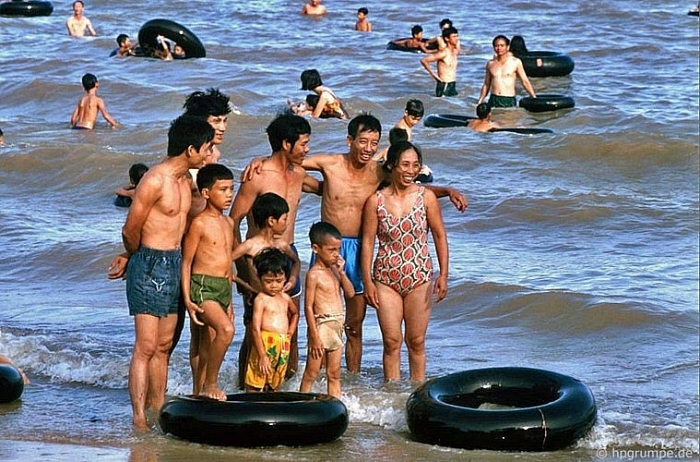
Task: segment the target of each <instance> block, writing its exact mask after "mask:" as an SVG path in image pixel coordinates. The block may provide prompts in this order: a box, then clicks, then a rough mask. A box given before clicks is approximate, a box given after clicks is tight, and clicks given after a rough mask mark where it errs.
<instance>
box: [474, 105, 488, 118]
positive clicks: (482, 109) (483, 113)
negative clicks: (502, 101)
mask: <svg viewBox="0 0 700 462" xmlns="http://www.w3.org/2000/svg"><path fill="white" fill-rule="evenodd" d="M490 113H491V106H489V105H488V103H481V104H479V105H478V106H477V107H476V116H477V117H478V118H479V119H485V118H486V117H488V115H489V114H490Z"/></svg>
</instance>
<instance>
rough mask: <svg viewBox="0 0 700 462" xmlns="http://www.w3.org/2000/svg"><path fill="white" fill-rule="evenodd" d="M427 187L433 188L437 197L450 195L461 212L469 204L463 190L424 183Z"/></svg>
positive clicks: (451, 200)
mask: <svg viewBox="0 0 700 462" xmlns="http://www.w3.org/2000/svg"><path fill="white" fill-rule="evenodd" d="M423 186H425V188H426V189H429V190H431V191H432V192H433V193H434V194H435V196H436V197H449V198H450V202H452V204H453V205H454V206H455V208H456V209H457V210H459V211H460V212H464V211H465V210H466V209H467V207H468V206H469V202H467V198H466V197H465V196H464V194H462V193H461V192H459V191H457V190H456V189H454V188H451V187H449V186H437V185H423Z"/></svg>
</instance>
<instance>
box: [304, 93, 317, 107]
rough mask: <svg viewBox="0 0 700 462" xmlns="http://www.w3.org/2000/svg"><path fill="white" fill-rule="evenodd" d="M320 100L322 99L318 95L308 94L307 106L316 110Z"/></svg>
mask: <svg viewBox="0 0 700 462" xmlns="http://www.w3.org/2000/svg"><path fill="white" fill-rule="evenodd" d="M319 99H320V97H319V96H318V95H317V94H316V93H311V94H308V95H306V105H307V106H308V107H309V108H315V107H316V105H317V104H318V100H319Z"/></svg>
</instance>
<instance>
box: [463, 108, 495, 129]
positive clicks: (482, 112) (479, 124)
mask: <svg viewBox="0 0 700 462" xmlns="http://www.w3.org/2000/svg"><path fill="white" fill-rule="evenodd" d="M476 116H477V117H478V118H477V119H473V120H470V121H469V123H468V124H467V127H469V128H471V129H472V130H476V131H477V132H488V131H490V130H491V129H493V128H500V125H499V124H497V123H496V122H494V121H492V120H491V106H489V105H488V104H486V103H481V104H479V105H477V106H476Z"/></svg>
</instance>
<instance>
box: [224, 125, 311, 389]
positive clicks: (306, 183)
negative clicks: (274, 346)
mask: <svg viewBox="0 0 700 462" xmlns="http://www.w3.org/2000/svg"><path fill="white" fill-rule="evenodd" d="M267 135H268V139H269V141H270V147H271V148H272V155H271V156H270V157H268V158H266V159H264V160H263V161H262V166H261V168H260V169H259V173H257V174H255V175H252V176H250V177H249V178H246V181H244V182H243V183H241V186H240V188H239V189H238V193H237V194H236V198H235V199H234V200H233V205H232V207H231V213H230V215H231V217H232V218H233V234H234V248H235V247H236V246H238V245H239V244H240V243H241V242H243V240H242V238H241V230H240V227H241V221H242V220H243V218H246V222H247V224H248V232H247V234H246V239H248V238H251V237H253V236H255V235H256V234H257V233H258V232H259V230H258V229H257V227H256V226H255V220H254V219H253V216H252V208H253V202H254V201H255V199H256V198H257V197H258V196H261V195H262V194H265V193H268V192H272V193H275V194H277V195H279V196H281V197H283V198H284V199H285V200H286V201H287V204H288V205H289V213H288V215H287V229H286V231H285V232H284V234H283V235H282V237H283V239H284V240H285V241H286V242H287V243H288V244H290V246H291V247H292V249H294V250H295V251H296V249H295V247H294V224H295V222H296V216H297V210H298V208H299V201H300V200H301V193H302V191H306V192H317V191H318V188H319V185H318V180H316V179H315V178H313V177H311V176H309V175H308V174H307V173H306V171H305V170H304V168H303V167H302V166H301V165H302V161H303V160H304V157H306V154H308V152H309V137H310V135H311V126H310V125H309V122H308V121H307V120H306V119H304V118H303V117H301V116H298V115H295V114H289V113H285V114H281V115H278V116H277V117H276V118H275V119H274V120H273V121H272V122H271V123H270V125H269V126H268V127H267ZM246 265H247V262H246V263H245V264H239V265H237V266H238V269H239V271H241V270H242V271H251V270H252V269H251V268H248V267H247V266H246ZM239 276H240V277H241V278H242V279H244V280H246V277H245V275H242V274H240V273H239ZM299 279H300V278H297V284H296V286H295V287H294V288H293V289H292V290H291V291H290V294H289V295H290V296H292V299H293V300H294V303H295V304H296V305H297V308H298V307H299V296H300V295H301V283H300V281H299ZM252 314H253V313H252V306H251V305H250V304H246V306H245V313H244V316H243V324H244V325H245V327H246V334H245V338H244V340H243V342H244V344H243V345H241V354H239V371H240V370H243V369H245V364H247V357H246V356H247V354H246V353H247V351H248V348H249V347H250V343H248V341H249V340H250V339H251V332H250V321H251V320H252ZM296 339H297V336H296V334H295V335H294V336H293V337H292V342H291V349H290V358H289V365H288V368H287V370H288V374H287V375H288V376H290V375H292V374H293V373H294V372H296V370H297V369H298V365H299V351H298V346H297V343H296ZM240 368H243V369H240Z"/></svg>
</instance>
